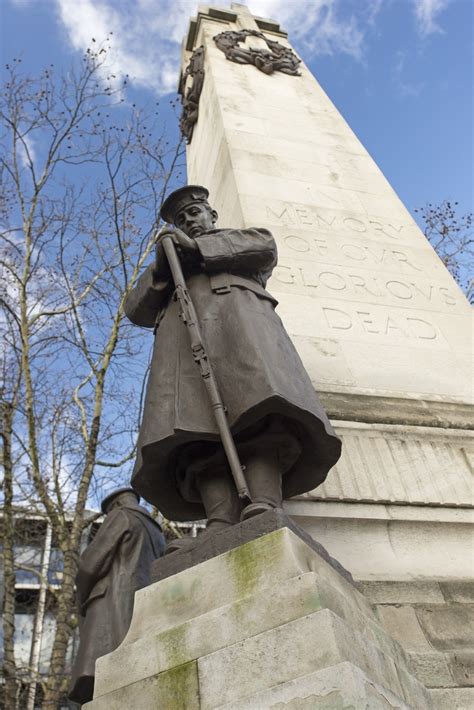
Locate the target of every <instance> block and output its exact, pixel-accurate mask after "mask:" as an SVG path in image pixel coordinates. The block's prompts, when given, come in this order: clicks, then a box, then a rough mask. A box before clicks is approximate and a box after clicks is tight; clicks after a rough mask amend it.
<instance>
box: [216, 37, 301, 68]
mask: <svg viewBox="0 0 474 710" xmlns="http://www.w3.org/2000/svg"><path fill="white" fill-rule="evenodd" d="M247 37H259V38H260V39H263V40H264V41H265V42H266V44H267V47H268V50H265V49H255V48H253V47H248V48H247V47H245V48H244V47H241V46H240V43H241V42H245V40H246V39H247ZM214 42H215V43H216V45H217V47H218V48H219V49H220V50H221V51H222V52H224V54H225V56H226V59H228V60H229V61H231V62H236V63H237V64H253V65H254V66H255V67H257V69H259V70H260V71H262V72H263V73H264V74H273V72H275V71H280V72H283V74H291V75H293V76H299V75H300V72H299V71H298V66H299V64H301V59H298V57H297V56H296V54H295V53H294V52H293V50H291V49H290V48H289V47H285V46H283V45H282V44H280V43H279V42H276V41H275V40H271V39H268V37H265V35H264V34H263V33H262V32H258V31H257V30H241V31H240V32H235V31H233V30H229V31H226V32H221V33H220V34H218V35H216V36H215V37H214Z"/></svg>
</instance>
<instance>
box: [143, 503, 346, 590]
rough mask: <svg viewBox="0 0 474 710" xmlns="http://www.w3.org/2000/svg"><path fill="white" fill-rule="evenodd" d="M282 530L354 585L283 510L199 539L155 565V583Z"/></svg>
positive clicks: (274, 511) (267, 513) (153, 568)
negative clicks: (286, 530) (292, 535)
mask: <svg viewBox="0 0 474 710" xmlns="http://www.w3.org/2000/svg"><path fill="white" fill-rule="evenodd" d="M281 528H289V529H290V530H291V531H292V532H293V533H294V534H295V535H298V537H300V538H301V539H302V540H304V542H305V543H306V544H307V545H309V547H311V548H312V549H313V550H314V551H315V552H317V553H318V555H320V556H321V557H322V558H323V559H324V560H325V561H326V562H328V563H329V564H330V565H331V566H332V567H333V568H334V569H335V570H337V571H338V572H339V573H340V574H342V575H343V576H344V577H345V578H346V579H347V580H348V581H351V582H352V575H351V574H350V572H348V571H347V570H346V569H345V568H344V567H342V565H341V564H340V563H339V562H338V561H337V560H336V559H334V558H333V557H331V555H329V553H328V552H327V551H326V549H325V548H324V547H323V546H322V545H320V544H319V543H318V542H317V541H316V540H314V539H313V538H312V537H311V535H308V533H307V532H306V531H305V530H303V529H302V528H300V527H299V526H298V525H297V524H296V523H295V522H294V521H293V520H292V519H291V518H290V517H289V516H288V515H286V514H285V513H284V512H283V511H281V510H269V511H267V512H266V513H262V514H261V515H257V516H255V517H254V518H250V519H249V520H245V521H244V522H242V523H239V524H238V525H233V526H232V527H231V528H229V529H227V530H222V531H221V532H218V533H216V534H215V535H213V536H212V537H211V538H210V539H209V540H206V541H204V542H201V541H200V540H199V538H197V539H196V542H195V543H194V544H193V545H192V546H191V547H189V548H186V549H185V550H181V551H179V552H173V553H172V554H170V555H167V556H165V557H162V558H161V559H159V560H157V564H153V565H152V579H153V581H154V582H158V581H159V580H161V579H165V578H166V577H170V576H171V575H175V574H178V572H181V571H182V570H184V569H188V568H189V567H193V566H195V565H198V564H200V563H201V562H205V561H206V560H209V559H211V558H212V557H217V555H222V554H223V553H224V552H228V551H229V550H233V549H234V548H236V547H239V546H240V545H243V544H245V543H247V542H250V541H251V540H254V539H256V538H259V537H262V535H267V534H268V533H270V532H273V531H275V530H280V529H281Z"/></svg>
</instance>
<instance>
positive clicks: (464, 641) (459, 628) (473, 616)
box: [416, 603, 474, 650]
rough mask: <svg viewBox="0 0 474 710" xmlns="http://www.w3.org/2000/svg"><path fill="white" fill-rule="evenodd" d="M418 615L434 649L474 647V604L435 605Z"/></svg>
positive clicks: (424, 607) (420, 610)
mask: <svg viewBox="0 0 474 710" xmlns="http://www.w3.org/2000/svg"><path fill="white" fill-rule="evenodd" d="M416 615H417V617H418V620H419V622H420V625H421V627H422V629H423V631H424V632H425V634H426V636H427V637H428V639H429V641H430V642H431V644H432V645H433V646H434V648H437V649H440V650H450V649H469V648H472V645H473V633H472V632H473V629H474V604H457V603H453V604H433V605H430V606H428V605H427V606H423V607H418V608H417V610H416Z"/></svg>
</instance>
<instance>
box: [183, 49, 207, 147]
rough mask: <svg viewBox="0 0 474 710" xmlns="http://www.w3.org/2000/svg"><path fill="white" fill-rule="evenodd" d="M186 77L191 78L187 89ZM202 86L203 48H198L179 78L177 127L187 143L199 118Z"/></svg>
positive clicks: (189, 141)
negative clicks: (178, 116)
mask: <svg viewBox="0 0 474 710" xmlns="http://www.w3.org/2000/svg"><path fill="white" fill-rule="evenodd" d="M188 77H191V79H192V82H191V85H190V86H189V87H188V88H186V87H187V81H188ZM203 84H204V47H202V46H201V47H198V48H197V49H196V50H194V52H193V53H192V55H191V58H190V60H189V64H188V66H187V67H186V70H185V71H184V73H183V74H182V76H181V79H180V82H179V88H178V92H179V93H180V94H181V104H182V107H183V110H182V113H181V118H180V119H179V127H180V129H181V133H182V134H183V136H184V137H185V138H186V142H187V143H191V139H192V137H193V130H194V125H195V123H196V121H197V120H198V116H199V97H200V96H201V91H202V86H203Z"/></svg>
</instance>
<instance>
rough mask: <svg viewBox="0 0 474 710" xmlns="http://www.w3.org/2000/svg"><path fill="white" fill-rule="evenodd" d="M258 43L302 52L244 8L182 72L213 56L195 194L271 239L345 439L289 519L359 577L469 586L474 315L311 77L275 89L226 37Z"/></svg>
mask: <svg viewBox="0 0 474 710" xmlns="http://www.w3.org/2000/svg"><path fill="white" fill-rule="evenodd" d="M243 30H250V31H256V32H259V33H262V34H263V35H264V36H265V37H266V38H268V39H270V40H272V41H277V42H279V43H280V44H281V45H284V46H285V47H288V48H290V49H291V45H290V44H289V43H288V41H287V36H286V33H285V32H283V31H282V30H281V28H280V27H279V25H278V23H277V22H273V21H271V20H267V19H261V18H258V17H254V16H252V15H251V14H250V12H249V10H248V9H247V8H246V7H245V6H243V5H240V4H236V3H234V4H232V6H231V8H230V9H228V10H223V9H222V8H212V7H211V8H202V9H201V10H200V11H199V13H198V15H197V17H196V18H195V19H193V20H192V21H191V25H190V29H189V32H188V35H187V37H186V40H185V43H184V48H183V72H184V70H185V68H186V66H187V65H188V62H189V59H190V57H191V56H192V53H193V52H194V51H195V50H196V48H198V47H201V46H203V47H204V81H203V82H202V92H201V96H200V100H199V117H198V120H197V122H196V123H195V125H194V129H193V134H192V138H191V141H190V143H189V145H188V148H187V164H188V182H189V183H197V184H203V185H206V186H207V187H208V188H209V190H210V198H211V201H212V204H213V205H215V206H216V209H217V210H218V212H219V223H218V225H219V226H221V227H228V226H229V227H230V226H233V227H239V226H241V227H250V226H259V227H267V228H269V229H270V230H271V231H272V233H273V235H274V236H275V238H276V240H277V243H278V249H279V263H278V267H277V268H276V269H275V271H274V275H273V277H272V279H271V280H270V282H269V285H268V288H269V290H270V291H271V293H272V294H274V295H275V296H276V298H277V299H278V300H279V306H278V309H277V310H278V313H279V315H280V317H281V318H282V319H283V321H284V324H285V327H286V329H287V331H288V333H289V334H290V336H291V337H292V339H293V342H294V343H295V345H296V347H297V349H298V351H299V353H300V356H301V358H302V360H303V362H304V364H305V367H306V369H307V371H308V372H309V373H310V375H311V378H312V380H313V382H314V385H315V387H316V389H317V391H318V392H319V393H320V394H321V398H322V400H323V403H324V405H325V407H326V409H327V411H328V412H329V414H330V416H331V417H332V419H333V422H335V423H336V424H337V427H338V432H339V433H340V434H341V436H342V437H343V442H344V446H343V456H342V459H341V461H340V463H339V464H338V465H337V466H336V468H335V469H333V471H332V472H331V473H330V475H329V476H328V479H327V481H326V483H325V484H324V485H323V486H321V487H320V488H318V489H317V490H315V491H314V492H313V493H312V494H309V495H306V496H304V497H303V498H302V499H301V500H300V501H292V502H291V503H290V504H289V506H288V510H289V511H290V512H291V513H292V515H295V516H297V518H298V519H299V520H300V522H303V523H304V524H305V526H306V527H307V529H308V530H309V531H310V532H311V533H312V534H314V536H315V537H316V538H317V539H319V540H320V541H321V542H323V544H324V545H326V546H327V547H328V549H329V550H330V551H331V552H332V553H333V554H334V555H335V556H336V557H337V558H338V559H339V560H340V561H341V562H342V563H343V564H344V565H345V566H346V567H348V568H349V569H350V570H351V571H352V573H353V574H355V576H356V577H357V578H359V579H379V580H381V579H397V580H403V579H415V578H417V579H421V578H431V577H433V578H434V577H437V576H440V577H443V576H444V577H447V578H448V577H461V578H462V577H465V576H466V575H467V574H469V571H468V570H467V568H466V565H465V563H464V560H465V555H466V554H467V552H468V547H467V545H468V538H467V537H466V526H465V523H466V521H467V510H466V507H467V506H469V504H470V499H471V497H472V489H471V484H472V482H471V478H470V476H471V473H470V470H469V461H468V458H467V444H468V440H469V438H468V431H467V429H468V428H469V425H470V422H472V409H471V407H470V399H471V395H472V384H473V380H472V320H471V308H470V306H469V304H468V302H467V300H466V299H465V297H464V295H463V294H462V292H461V291H460V289H459V287H458V286H457V284H456V283H455V281H454V279H453V278H452V277H451V275H450V274H449V273H448V271H447V269H446V268H445V267H444V265H443V263H442V262H441V260H440V259H439V257H438V256H437V255H436V253H435V251H434V250H433V248H432V247H431V245H430V244H429V242H428V241H427V239H426V238H425V236H424V235H423V233H422V232H421V231H420V229H419V228H418V226H417V225H416V223H415V222H414V220H413V218H412V217H411V215H410V213H409V212H408V211H407V209H406V208H405V207H404V205H403V204H402V202H401V201H400V199H399V198H398V196H397V195H396V193H395V192H394V190H393V189H392V188H391V186H390V184H389V183H388V181H387V180H386V178H385V177H384V175H383V174H382V172H381V170H380V169H379V168H378V167H377V165H376V164H375V162H374V160H373V159H372V158H371V157H370V155H369V154H368V152H367V151H366V149H365V148H364V146H363V145H362V144H361V142H360V141H359V140H358V138H357V137H356V136H355V134H354V133H353V132H352V130H351V129H350V128H349V126H348V125H347V123H346V122H345V121H344V119H343V118H342V116H341V115H340V114H339V112H338V111H337V109H336V108H335V106H334V104H333V103H332V102H331V101H330V99H329V98H328V96H327V95H326V94H325V93H324V91H323V90H322V89H321V87H320V86H319V84H318V83H317V81H316V80H315V78H314V76H313V75H312V74H311V73H310V71H309V70H308V69H307V68H306V67H305V66H304V63H301V64H300V65H299V71H300V74H301V75H300V76H294V75H288V74H285V73H283V72H281V71H274V72H273V73H272V74H271V75H267V74H265V73H264V72H263V71H259V70H258V69H257V68H256V66H253V65H251V64H244V63H239V62H237V61H229V60H228V59H226V56H225V54H224V53H223V51H221V49H220V48H219V47H218V46H217V44H216V41H215V39H214V38H215V37H216V36H217V35H219V34H220V33H222V32H224V31H233V32H242V31H243ZM257 42H262V40H261V39H257V38H255V37H253V36H248V37H247V38H244V41H243V42H242V41H240V42H239V45H238V46H239V47H240V48H245V47H252V46H254V45H256V43H257ZM258 46H260V45H258ZM190 81H191V79H188V83H189V82H190ZM387 140H390V136H389V135H387ZM394 149H395V148H394ZM388 521H390V522H391V530H390V535H389V530H388ZM393 521H397V524H393ZM414 521H416V526H417V530H418V531H419V532H420V535H419V536H418V538H417V536H414V535H413V525H414ZM434 523H436V524H439V525H441V524H442V523H444V524H445V525H446V527H445V528H443V529H445V530H446V533H448V531H449V535H448V534H447V537H445V538H444V545H443V549H440V545H439V537H438V533H439V532H440V531H441V529H442V528H441V527H440V528H439V530H437V531H436V530H435V529H434V527H436V526H434V525H433V524H434ZM447 538H449V540H452V541H453V543H454V541H455V544H451V542H448V541H447ZM367 544H369V545H370V548H371V554H370V555H367ZM446 545H448V546H449V551H447V548H446Z"/></svg>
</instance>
